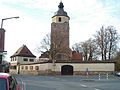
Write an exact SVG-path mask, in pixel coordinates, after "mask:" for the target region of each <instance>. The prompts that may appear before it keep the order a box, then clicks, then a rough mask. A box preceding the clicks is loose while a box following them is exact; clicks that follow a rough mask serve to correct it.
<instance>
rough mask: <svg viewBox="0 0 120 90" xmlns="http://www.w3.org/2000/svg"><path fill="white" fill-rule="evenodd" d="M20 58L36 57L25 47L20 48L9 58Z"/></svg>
mask: <svg viewBox="0 0 120 90" xmlns="http://www.w3.org/2000/svg"><path fill="white" fill-rule="evenodd" d="M15 56H22V57H36V56H35V55H33V54H32V53H31V51H30V50H29V49H28V48H27V46H26V45H23V46H22V47H20V48H19V49H18V50H17V51H16V52H15V53H14V54H13V55H12V56H11V57H15Z"/></svg>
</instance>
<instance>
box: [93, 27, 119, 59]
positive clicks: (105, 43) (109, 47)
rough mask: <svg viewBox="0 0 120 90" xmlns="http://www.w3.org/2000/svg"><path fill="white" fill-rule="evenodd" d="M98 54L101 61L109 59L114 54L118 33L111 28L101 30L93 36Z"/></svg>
mask: <svg viewBox="0 0 120 90" xmlns="http://www.w3.org/2000/svg"><path fill="white" fill-rule="evenodd" d="M95 39H96V45H97V46H98V54H101V59H102V60H107V59H111V58H112V55H114V53H115V52H116V49H117V43H118V33H117V31H116V30H115V28H114V27H113V26H108V27H107V28H104V27H103V26H102V28H101V29H100V31H97V33H96V35H95Z"/></svg>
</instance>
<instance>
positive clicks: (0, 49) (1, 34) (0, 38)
mask: <svg viewBox="0 0 120 90" xmlns="http://www.w3.org/2000/svg"><path fill="white" fill-rule="evenodd" d="M13 18H16V19H17V18H19V17H18V16H17V17H9V18H3V19H2V21H1V28H0V65H1V63H2V56H3V54H4V52H6V51H4V38H5V30H4V29H3V21H4V20H8V19H13Z"/></svg>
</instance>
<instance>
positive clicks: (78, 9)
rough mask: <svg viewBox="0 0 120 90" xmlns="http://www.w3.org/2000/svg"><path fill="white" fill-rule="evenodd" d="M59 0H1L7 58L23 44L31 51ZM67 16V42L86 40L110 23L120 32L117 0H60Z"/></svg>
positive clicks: (48, 23)
mask: <svg viewBox="0 0 120 90" xmlns="http://www.w3.org/2000/svg"><path fill="white" fill-rule="evenodd" d="M60 1H61V0H0V19H3V18H8V17H14V16H19V17H20V18H19V19H11V20H6V21H4V23H3V28H4V29H5V30H6V33H5V34H6V36H5V50H6V51H7V60H8V61H9V60H10V58H9V57H10V56H11V55H13V54H14V53H15V52H16V50H17V49H18V48H19V47H21V46H22V45H23V44H25V45H27V47H28V48H29V49H30V50H31V51H32V53H33V54H34V55H36V56H37V55H38V54H37V53H36V52H35V48H36V47H37V46H38V45H39V44H40V41H41V40H42V39H43V37H44V36H45V35H46V34H48V33H49V32H50V30H51V21H52V20H51V17H52V16H53V15H54V13H55V12H56V11H57V10H58V5H59V3H60ZM62 2H63V4H64V10H65V11H66V12H67V13H68V16H69V17H70V46H71V45H73V44H74V43H77V42H82V41H85V40H88V39H89V38H91V37H92V36H93V34H95V33H96V31H98V30H100V28H101V27H102V25H104V26H105V27H107V26H109V25H112V26H114V27H116V29H117V30H118V32H120V1H119V0H62Z"/></svg>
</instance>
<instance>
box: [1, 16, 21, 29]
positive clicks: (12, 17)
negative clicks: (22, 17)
mask: <svg viewBox="0 0 120 90" xmlns="http://www.w3.org/2000/svg"><path fill="white" fill-rule="evenodd" d="M13 18H16V19H17V18H19V17H18V16H17V17H9V18H3V19H2V21H1V29H2V28H3V21H4V20H8V19H13Z"/></svg>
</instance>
